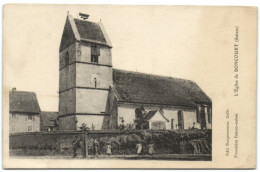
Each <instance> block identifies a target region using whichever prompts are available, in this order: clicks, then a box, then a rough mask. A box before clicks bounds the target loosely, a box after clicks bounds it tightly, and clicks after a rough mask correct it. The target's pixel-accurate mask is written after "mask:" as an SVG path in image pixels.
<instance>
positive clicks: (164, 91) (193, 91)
mask: <svg viewBox="0 0 260 172" xmlns="http://www.w3.org/2000/svg"><path fill="white" fill-rule="evenodd" d="M113 85H114V88H115V93H116V95H117V97H118V99H119V101H123V102H134V103H148V104H158V105H173V106H196V103H198V102H199V103H211V100H210V98H209V97H208V96H207V95H206V94H205V93H204V92H203V91H202V90H201V88H200V87H199V86H198V85H197V84H196V83H195V82H193V81H190V80H185V79H178V78H172V77H163V76H158V75H150V74H145V73H138V72H130V71H124V70H118V69H113Z"/></svg>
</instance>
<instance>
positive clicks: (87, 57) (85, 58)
mask: <svg viewBox="0 0 260 172" xmlns="http://www.w3.org/2000/svg"><path fill="white" fill-rule="evenodd" d="M78 47H79V50H80V55H77V58H76V60H77V61H80V62H87V63H91V45H90V44H87V43H81V44H80V45H79V46H78ZM99 48H100V56H99V57H98V64H103V65H112V59H111V49H110V48H108V47H106V46H99Z"/></svg>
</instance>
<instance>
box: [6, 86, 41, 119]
mask: <svg viewBox="0 0 260 172" xmlns="http://www.w3.org/2000/svg"><path fill="white" fill-rule="evenodd" d="M9 102H10V103H9V111H10V112H11V113H14V112H16V113H35V114H39V113H40V107H39V104H38V100H37V97H36V94H35V93H34V92H25V91H10V93H9Z"/></svg>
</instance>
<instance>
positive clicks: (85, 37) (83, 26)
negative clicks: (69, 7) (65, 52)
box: [60, 14, 112, 50]
mask: <svg viewBox="0 0 260 172" xmlns="http://www.w3.org/2000/svg"><path fill="white" fill-rule="evenodd" d="M75 41H83V42H89V43H95V44H100V45H105V46H108V47H110V48H112V43H111V41H110V39H109V37H108V35H107V33H106V30H105V28H104V26H103V24H102V23H101V22H90V21H86V20H81V19H76V18H73V17H72V16H71V15H70V14H68V16H67V20H66V23H65V27H64V30H63V35H62V39H61V45H60V50H61V49H63V48H66V47H67V46H68V45H69V44H71V43H72V42H75Z"/></svg>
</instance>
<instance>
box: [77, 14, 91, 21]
mask: <svg viewBox="0 0 260 172" xmlns="http://www.w3.org/2000/svg"><path fill="white" fill-rule="evenodd" d="M79 16H80V18H82V19H83V20H87V19H88V17H89V15H88V14H84V13H79Z"/></svg>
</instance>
